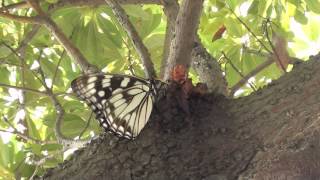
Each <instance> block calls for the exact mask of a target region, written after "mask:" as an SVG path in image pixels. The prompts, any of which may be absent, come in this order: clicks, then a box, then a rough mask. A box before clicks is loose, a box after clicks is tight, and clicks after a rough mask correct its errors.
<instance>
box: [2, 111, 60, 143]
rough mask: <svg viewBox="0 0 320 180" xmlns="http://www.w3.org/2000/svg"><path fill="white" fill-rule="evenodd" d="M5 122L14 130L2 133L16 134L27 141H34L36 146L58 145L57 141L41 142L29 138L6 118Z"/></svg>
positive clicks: (4, 118) (3, 130)
mask: <svg viewBox="0 0 320 180" xmlns="http://www.w3.org/2000/svg"><path fill="white" fill-rule="evenodd" d="M3 121H4V122H6V123H7V124H8V125H9V127H11V128H12V129H13V131H9V130H5V129H0V131H1V132H6V133H11V134H15V135H17V136H19V137H21V138H22V139H24V140H26V141H32V142H33V143H36V144H54V143H56V141H41V140H38V139H35V138H32V137H29V136H27V135H25V134H23V133H21V132H19V131H18V129H17V128H16V127H14V125H13V124H11V123H10V121H9V120H8V119H7V118H6V117H5V116H3Z"/></svg>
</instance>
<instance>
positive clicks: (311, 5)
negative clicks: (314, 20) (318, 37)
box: [306, 0, 320, 14]
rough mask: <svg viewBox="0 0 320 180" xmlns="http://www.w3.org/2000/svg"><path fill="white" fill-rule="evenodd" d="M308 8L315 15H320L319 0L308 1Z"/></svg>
mask: <svg viewBox="0 0 320 180" xmlns="http://www.w3.org/2000/svg"><path fill="white" fill-rule="evenodd" d="M306 3H307V7H308V9H310V10H311V11H313V12H314V13H317V14H320V1H319V0H306Z"/></svg>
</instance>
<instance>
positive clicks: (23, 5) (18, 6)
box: [0, 1, 30, 12]
mask: <svg viewBox="0 0 320 180" xmlns="http://www.w3.org/2000/svg"><path fill="white" fill-rule="evenodd" d="M3 2H4V1H3ZM28 7H30V6H29V5H28V4H27V2H25V1H22V2H18V3H13V4H9V5H7V6H2V7H1V8H0V11H2V12H6V11H9V10H11V9H21V8H28Z"/></svg>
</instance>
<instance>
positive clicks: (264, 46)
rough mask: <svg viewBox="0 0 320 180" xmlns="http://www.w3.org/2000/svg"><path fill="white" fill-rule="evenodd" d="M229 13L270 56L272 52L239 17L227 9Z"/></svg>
mask: <svg viewBox="0 0 320 180" xmlns="http://www.w3.org/2000/svg"><path fill="white" fill-rule="evenodd" d="M229 10H230V11H231V13H232V14H233V15H234V16H235V17H236V18H237V20H238V21H239V22H240V23H241V24H242V25H243V26H244V27H245V28H246V29H247V30H248V31H249V33H250V34H251V35H252V36H253V37H254V38H255V39H256V40H257V41H258V42H259V43H260V44H261V46H262V47H263V48H264V49H265V50H266V51H268V53H270V54H272V51H271V50H270V49H269V48H268V47H267V46H266V45H265V44H264V43H263V42H262V41H261V40H260V39H259V38H258V36H257V35H256V34H255V33H254V32H253V31H252V30H251V29H250V27H249V26H248V25H247V24H246V23H245V22H243V21H242V19H240V17H239V16H237V14H236V13H235V12H234V11H233V10H232V9H231V8H230V7H229Z"/></svg>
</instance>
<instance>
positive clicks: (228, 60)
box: [222, 52, 256, 91]
mask: <svg viewBox="0 0 320 180" xmlns="http://www.w3.org/2000/svg"><path fill="white" fill-rule="evenodd" d="M222 55H223V56H224V58H225V59H226V60H227V62H228V63H229V64H230V65H231V67H232V68H233V69H234V70H235V71H236V72H237V73H238V74H239V75H240V76H241V77H242V79H244V77H245V76H244V75H243V74H242V72H241V71H240V70H239V69H238V68H237V67H236V66H235V65H234V64H233V63H232V61H231V60H230V59H229V58H228V56H227V55H226V54H225V53H224V52H222ZM248 84H249V86H250V87H251V88H252V90H253V91H256V88H255V85H254V84H253V83H251V82H249V83H248Z"/></svg>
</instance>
